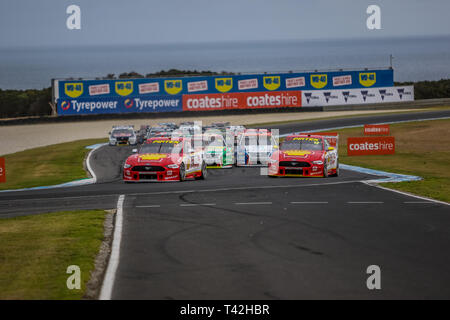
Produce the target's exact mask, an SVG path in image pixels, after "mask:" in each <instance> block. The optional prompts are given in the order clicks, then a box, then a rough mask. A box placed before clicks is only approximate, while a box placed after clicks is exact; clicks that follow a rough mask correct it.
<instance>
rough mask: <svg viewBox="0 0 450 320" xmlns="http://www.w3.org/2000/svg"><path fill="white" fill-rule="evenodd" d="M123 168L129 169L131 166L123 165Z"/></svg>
mask: <svg viewBox="0 0 450 320" xmlns="http://www.w3.org/2000/svg"><path fill="white" fill-rule="evenodd" d="M123 167H124V168H125V169H128V168H131V164H128V163H125V164H124V165H123Z"/></svg>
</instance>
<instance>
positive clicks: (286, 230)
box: [0, 111, 450, 299]
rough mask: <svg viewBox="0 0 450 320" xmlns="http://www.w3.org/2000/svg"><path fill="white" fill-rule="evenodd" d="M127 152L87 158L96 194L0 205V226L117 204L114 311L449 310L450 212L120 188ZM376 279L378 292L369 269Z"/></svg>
mask: <svg viewBox="0 0 450 320" xmlns="http://www.w3.org/2000/svg"><path fill="white" fill-rule="evenodd" d="M436 117H450V112H449V111H432V112H424V113H413V114H399V115H386V116H372V117H370V118H369V117H358V118H349V119H335V120H321V121H314V122H299V123H298V124H287V125H280V126H279V129H280V133H281V134H283V133H287V132H293V131H302V130H313V129H325V128H332V127H340V126H350V125H356V124H364V123H376V122H389V121H398V120H408V119H426V118H436ZM130 153H131V148H130V147H109V146H105V147H102V148H100V149H98V150H97V151H95V152H94V153H93V154H92V156H91V166H92V168H93V170H94V171H95V172H96V175H97V178H98V183H96V184H94V185H87V186H80V187H71V188H58V189H42V190H33V191H21V192H4V193H0V217H11V216H17V215H24V214H35V213H42V212H49V211H60V210H69V209H99V208H100V209H101V208H105V209H111V208H115V207H116V206H117V202H118V197H119V195H125V200H124V204H123V224H122V226H123V227H122V233H121V234H122V239H121V247H120V255H119V257H120V260H119V265H118V269H117V272H116V273H115V281H114V286H113V290H112V295H111V298H112V299H314V298H330V299H336V298H338V299H344V298H375V299H377V298H415V299H422V298H425V299H427V298H446V299H448V298H450V286H449V285H448V284H450V271H449V268H448V266H449V265H450V251H449V250H448V248H449V247H450V207H449V206H447V205H445V204H441V203H436V202H432V201H426V200H421V199H418V198H414V197H410V196H407V195H403V194H399V193H395V192H391V191H388V190H384V189H381V188H377V187H374V186H371V185H367V184H365V183H362V181H365V180H370V179H373V178H374V176H370V175H367V174H361V173H357V172H353V171H345V170H341V175H340V176H339V177H336V178H327V179H322V178H304V179H295V178H294V179H292V178H291V179H290V178H287V179H280V178H268V177H266V176H263V175H260V174H259V170H260V169H259V168H233V169H221V170H212V169H211V170H209V176H208V179H207V180H205V181H186V182H183V183H138V184H125V183H123V182H122V181H121V179H120V177H121V166H122V163H123V160H124V159H125V158H126V157H127V156H128V155H129V154H130ZM370 265H378V266H380V268H381V285H382V289H381V290H368V289H367V287H366V279H367V277H368V275H367V274H366V269H367V267H368V266H370Z"/></svg>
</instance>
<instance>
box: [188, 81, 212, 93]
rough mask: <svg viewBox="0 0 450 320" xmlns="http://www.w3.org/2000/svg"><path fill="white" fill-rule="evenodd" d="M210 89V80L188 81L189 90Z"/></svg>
mask: <svg viewBox="0 0 450 320" xmlns="http://www.w3.org/2000/svg"><path fill="white" fill-rule="evenodd" d="M205 90H208V81H206V80H204V81H193V82H188V91H189V92H196V91H205Z"/></svg>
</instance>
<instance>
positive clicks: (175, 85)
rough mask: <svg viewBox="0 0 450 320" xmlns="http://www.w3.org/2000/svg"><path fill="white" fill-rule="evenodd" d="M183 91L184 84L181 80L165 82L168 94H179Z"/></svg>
mask: <svg viewBox="0 0 450 320" xmlns="http://www.w3.org/2000/svg"><path fill="white" fill-rule="evenodd" d="M182 89H183V83H182V82H181V79H180V80H165V81H164V90H166V92H167V93H168V94H177V93H180V91H181V90H182Z"/></svg>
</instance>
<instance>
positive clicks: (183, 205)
mask: <svg viewBox="0 0 450 320" xmlns="http://www.w3.org/2000/svg"><path fill="white" fill-rule="evenodd" d="M215 205H216V204H215V203H181V204H180V207H196V206H215Z"/></svg>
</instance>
